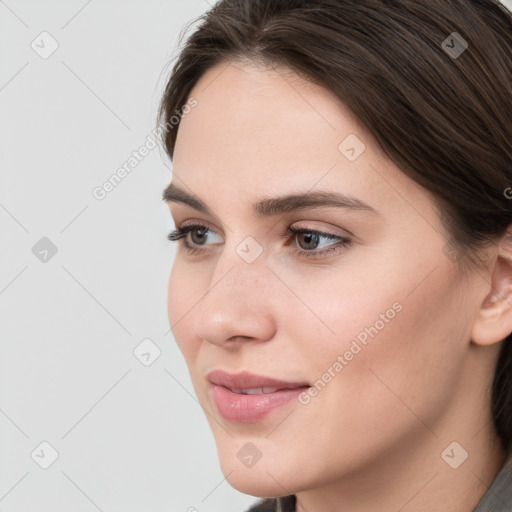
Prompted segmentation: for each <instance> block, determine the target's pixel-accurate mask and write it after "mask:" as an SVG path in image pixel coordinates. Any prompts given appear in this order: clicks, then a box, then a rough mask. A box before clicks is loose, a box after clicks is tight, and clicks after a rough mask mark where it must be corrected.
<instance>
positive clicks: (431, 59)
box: [158, 0, 512, 452]
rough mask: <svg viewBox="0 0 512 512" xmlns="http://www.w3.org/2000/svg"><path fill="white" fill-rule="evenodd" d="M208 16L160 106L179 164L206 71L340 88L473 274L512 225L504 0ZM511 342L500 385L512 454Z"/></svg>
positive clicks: (225, 3)
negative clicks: (180, 117)
mask: <svg viewBox="0 0 512 512" xmlns="http://www.w3.org/2000/svg"><path fill="white" fill-rule="evenodd" d="M199 20H202V23H201V24H200V26H199V27H198V28H197V29H196V30H195V31H194V32H193V33H192V35H191V36H190V37H189V38H188V40H187V42H186V45H185V46H184V48H182V49H181V51H180V53H179V55H178V59H177V62H176V63H175V65H174V67H173V69H172V73H171V76H170V79H169V81H168V83H167V86H166V88H165V92H164V96H163V98H162V102H161V105H160V111H159V117H158V121H159V123H160V125H162V124H163V123H165V125H166V127H167V129H166V130H165V131H164V133H165V135H164V137H163V141H164V145H165V149H166V151H167V154H168V155H169V157H170V158H171V160H172V158H173V153H174V145H175V142H176V135H177V130H178V125H172V126H169V119H170V118H171V117H172V116H173V115H174V113H175V112H176V111H178V112H179V111H180V109H181V108H182V107H183V105H185V103H186V101H187V98H188V96H189V93H190V91H191V89H192V88H193V87H194V85H195V84H196V83H197V81H198V80H199V78H200V77H201V75H202V74H203V73H204V72H205V71H206V70H208V69H210V68H212V67H213V66H214V65H216V64H218V63H221V62H226V63H227V62H229V61H242V62H243V61H247V60H252V61H254V62H263V63H268V64H271V65H273V64H278V65H284V66H286V67H288V68H290V69H292V70H293V71H295V72H296V73H297V74H299V75H300V76H302V77H303V78H305V79H307V80H310V81H311V82H314V83H317V84H320V85H322V86H324V87H326V88H327V89H330V90H331V91H332V92H334V93H335V94H336V95H337V96H338V97H339V99H340V100H341V101H342V102H344V104H345V105H346V106H347V107H348V108H350V109H351V110H352V111H353V112H354V114H355V115H356V116H357V117H358V118H359V119H360V120H361V121H362V122H363V124H364V125H365V126H366V127H367V128H368V130H369V131H370V132H371V133H372V134H373V136H374V137H375V139H376V141H377V143H378V144H379V146H380V147H381V148H382V150H383V151H384V152H385V154H386V155H387V156H388V157H389V158H390V159H391V160H392V161H393V162H394V163H395V164H396V165H397V166H398V167H399V168H400V169H401V170H402V172H404V173H405V174H406V175H407V176H409V177H410V178H411V179H413V180H415V181H416V182H417V183H419V184H420V185H422V186H423V187H424V188H425V189H426V190H428V191H429V192H430V193H431V194H432V197H433V198H434V200H435V201H436V203H437V205H438V206H439V212H440V215H441V220H442V226H443V230H444V235H445V236H446V238H447V247H449V248H450V250H449V251H447V252H446V254H447V255H448V256H450V257H452V258H453V259H454V261H456V262H457V263H458V264H460V266H461V268H462V269H463V270H467V269H470V268H474V265H475V266H478V264H479V263H481V260H480V259H479V258H478V255H479V250H478V249H480V248H482V246H483V245H485V244H488V243H489V242H492V239H491V238H490V237H495V236H501V235H503V234H504V232H505V230H506V228H507V227H508V225H509V224H511V223H512V202H511V200H510V199H509V198H508V197H507V194H506V193H505V192H504V191H505V190H506V189H507V187H509V186H512V15H511V13H510V12H509V11H508V10H507V9H506V8H505V7H504V6H503V5H502V4H500V3H499V1H498V0H380V1H377V0H221V1H220V2H219V3H218V4H216V5H215V6H214V7H213V8H212V9H211V10H210V11H209V12H207V13H206V14H204V15H203V16H201V17H200V18H199ZM196 21H197V20H193V22H196ZM454 32H456V33H457V34H454ZM180 42H181V38H180ZM466 44H467V48H466V46H465V45H466ZM451 50H452V51H451ZM464 50H465V51H464ZM454 255H455V257H454ZM511 339H512V335H509V336H508V337H507V338H506V340H504V341H503V342H502V347H501V349H500V355H499V359H498V363H497V367H496V373H495V377H494V383H493V389H492V414H493V417H494V425H495V428H496V430H497V433H498V435H499V437H500V440H501V443H502V446H503V448H504V449H505V451H507V452H508V450H509V449H510V448H511V440H512V349H511Z"/></svg>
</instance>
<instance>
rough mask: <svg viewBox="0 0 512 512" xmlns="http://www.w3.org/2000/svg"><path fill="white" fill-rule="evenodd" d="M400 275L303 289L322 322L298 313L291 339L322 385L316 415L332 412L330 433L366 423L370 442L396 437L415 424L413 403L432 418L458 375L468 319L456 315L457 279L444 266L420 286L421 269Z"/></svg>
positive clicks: (425, 417)
mask: <svg viewBox="0 0 512 512" xmlns="http://www.w3.org/2000/svg"><path fill="white" fill-rule="evenodd" d="M396 274H397V277H396V279H393V278H392V277H390V276H391V275H392V274H390V273H386V276H387V277H386V278H382V279H380V281H377V280H376V279H375V276H373V278H372V279H365V277H364V276H353V277H348V276H347V278H346V279H345V280H343V282H341V280H329V283H327V281H325V282H324V284H325V286H324V287H323V293H322V294H317V293H314V294H312V293H310V294H309V295H307V294H306V291H305V290H303V293H304V295H302V296H303V297H305V298H306V297H307V298H306V299H305V301H306V302H307V304H308V305H309V307H310V308H311V309H312V310H313V311H315V312H316V313H317V314H318V316H319V317H320V318H321V320H322V322H320V320H316V319H314V318H313V317H311V316H308V315H306V312H305V313H304V315H297V319H298V320H299V321H298V322H297V323H296V324H295V325H294V332H293V333H292V334H291V335H290V338H292V339H295V340H301V345H302V347H301V349H300V350H301V351H302V354H301V359H302V360H303V362H304V363H303V364H307V365H308V366H309V368H310V370H311V373H310V378H311V379H314V380H315V382H316V383H317V384H318V385H317V387H318V389H319V392H318V395H317V396H318V397H314V398H312V400H311V406H312V407H311V412H312V413H313V412H314V411H316V412H317V413H318V414H320V413H322V414H324V415H325V413H326V411H328V412H327V414H328V415H329V416H330V417H331V418H330V421H326V422H325V423H324V425H329V426H328V427H327V426H326V427H325V428H328V429H329V428H333V431H332V432H331V434H332V435H335V431H336V429H337V428H340V425H343V430H344V432H347V433H348V434H347V435H348V436H349V437H350V435H351V434H350V432H352V433H360V432H361V428H362V427H361V426H362V425H364V429H366V431H367V434H368V436H369V438H371V439H375V440H377V439H378V438H379V437H380V438H382V437H383V436H387V435H388V434H389V436H391V435H395V433H396V432H399V431H400V430H401V429H403V428H407V426H408V427H411V421H412V422H413V423H414V421H416V419H415V417H414V415H412V414H411V412H410V410H409V408H410V409H412V410H413V411H415V413H416V414H418V416H420V417H421V418H422V419H423V420H424V421H426V422H427V423H429V422H434V421H435V418H436V417H437V416H438V415H440V414H441V413H442V411H443V409H444V407H445V406H446V405H447V403H448V400H449V397H450V393H451V390H453V389H454V387H455V385H456V382H457V380H458V379H459V377H460V372H461V369H462V364H463V348H464V347H463V339H462V337H463V336H462V335H463V333H464V331H465V330H467V325H465V322H466V320H467V319H464V318H463V317H461V316H460V315H455V314H454V311H458V310H459V309H460V308H459V306H458V304H460V300H461V297H462V294H463V292H462V291H459V292H454V291H453V290H455V289H456V279H457V276H456V275H455V274H454V273H453V271H452V269H451V268H450V267H449V266H448V265H445V266H442V265H439V267H438V268H437V269H436V272H435V273H433V274H432V275H431V276H430V277H429V278H427V279H425V280H424V281H423V282H422V283H421V285H420V286H417V287H416V288H415V285H417V282H418V281H420V280H421V276H420V275H419V272H418V271H417V270H416V271H413V269H410V272H409V273H408V271H407V269H405V270H404V273H398V272H397V273H396ZM399 275H401V276H408V277H402V278H401V279H402V280H401V281H400V277H399ZM357 277H359V279H358V278H357ZM411 290H413V291H412V292H411ZM306 318H308V320H309V321H306ZM312 318H313V319H312ZM328 328H329V329H328ZM331 330H332V331H334V334H333V333H332V332H330V331H331ZM340 358H341V360H340ZM316 379H319V381H318V380H316ZM315 401H316V405H315V404H314V402H315ZM362 403H364V407H361V404H362ZM405 404H407V405H405ZM347 411H350V415H349V416H347V414H346V413H347ZM383 419H385V421H386V428H388V430H389V432H388V434H386V433H385V432H384V428H383V426H382V424H383V423H382V421H383ZM420 426H421V424H420ZM323 428H324V427H323ZM354 435H355V434H354ZM356 438H357V436H356ZM356 438H354V441H355V440H356Z"/></svg>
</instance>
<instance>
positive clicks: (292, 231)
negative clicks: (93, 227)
mask: <svg viewBox="0 0 512 512" xmlns="http://www.w3.org/2000/svg"><path fill="white" fill-rule="evenodd" d="M196 229H197V230H204V229H206V230H207V231H210V232H212V233H215V232H214V231H213V230H211V229H210V228H208V226H204V225H203V224H189V225H188V226H184V227H179V228H177V229H175V230H173V231H171V232H170V233H169V234H168V235H167V239H168V240H170V241H171V242H175V241H179V240H181V239H182V238H183V239H184V240H183V245H184V247H185V249H186V250H187V252H188V253H189V254H196V253H199V252H204V251H205V250H204V249H197V247H193V246H191V245H190V244H189V242H188V240H187V234H188V233H190V232H191V231H194V230H196ZM300 234H313V235H318V236H319V237H323V238H326V239H328V240H338V241H339V242H338V244H335V245H331V246H329V247H328V248H326V249H321V250H311V251H306V250H305V249H299V248H297V247H295V248H294V251H295V252H296V253H297V254H298V255H299V256H305V257H307V258H319V257H324V256H325V255H326V254H327V253H330V252H332V251H336V252H337V251H339V250H341V249H343V248H346V247H348V246H350V245H351V243H352V240H351V239H350V238H347V237H344V236H339V235H333V234H332V233H325V232H323V231H317V230H314V229H305V228H298V227H291V226H290V227H288V228H287V230H286V232H285V234H284V235H283V237H282V238H285V239H286V240H290V239H291V238H293V237H296V236H297V235H300Z"/></svg>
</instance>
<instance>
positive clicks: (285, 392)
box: [212, 384, 308, 423]
mask: <svg viewBox="0 0 512 512" xmlns="http://www.w3.org/2000/svg"><path fill="white" fill-rule="evenodd" d="M307 389H308V387H307V386H305V387H300V388H293V389H282V390H280V391H275V392H274V393H261V394H257V395H245V394H242V393H234V392H233V391H231V390H229V389H228V388H225V387H224V386H218V385H217V384H213V385H212V393H213V398H214V400H215V403H216V404H217V408H218V410H219V412H220V413H221V414H222V416H223V417H224V418H225V419H227V420H228V421H234V422H237V423H254V422H256V421H259V420H261V419H263V418H265V417H266V416H267V415H268V414H269V413H270V412H272V411H275V410H276V409H278V408H279V407H282V406H284V405H286V404H287V403H289V402H291V401H292V400H294V399H296V398H298V396H299V395H300V394H301V393H303V392H304V391H305V390H307Z"/></svg>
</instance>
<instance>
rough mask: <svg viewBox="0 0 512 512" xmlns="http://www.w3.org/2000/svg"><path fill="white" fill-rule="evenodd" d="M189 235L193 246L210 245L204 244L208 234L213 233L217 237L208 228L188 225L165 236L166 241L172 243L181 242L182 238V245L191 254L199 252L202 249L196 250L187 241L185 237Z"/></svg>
mask: <svg viewBox="0 0 512 512" xmlns="http://www.w3.org/2000/svg"><path fill="white" fill-rule="evenodd" d="M189 233H190V234H191V237H190V238H191V239H192V243H193V244H194V245H210V244H205V243H204V242H205V240H206V238H207V235H208V233H213V234H215V235H217V233H215V231H212V230H211V229H210V228H208V227H207V226H204V225H202V224H189V225H187V226H183V227H179V228H177V229H175V230H174V231H171V232H170V233H169V234H168V235H167V239H168V240H170V241H171V242H174V241H177V240H181V239H182V238H183V239H184V240H183V245H184V246H185V248H186V249H187V250H188V251H189V252H191V253H192V252H198V251H201V250H202V249H196V248H195V247H194V246H193V245H190V242H189V241H188V239H187V235H188V234H189ZM217 236H219V235H217Z"/></svg>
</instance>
